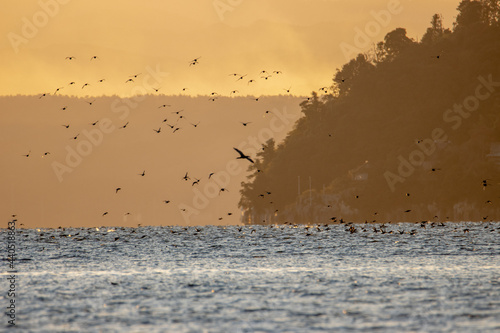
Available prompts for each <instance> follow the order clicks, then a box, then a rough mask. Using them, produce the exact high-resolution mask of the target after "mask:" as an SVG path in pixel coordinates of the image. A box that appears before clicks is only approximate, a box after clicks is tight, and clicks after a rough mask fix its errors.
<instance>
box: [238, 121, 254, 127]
mask: <svg viewBox="0 0 500 333" xmlns="http://www.w3.org/2000/svg"><path fill="white" fill-rule="evenodd" d="M240 123H241V124H242V125H243V126H245V127H247V125H249V124H251V123H252V122H250V121H249V122H246V123H244V122H241V121H240Z"/></svg>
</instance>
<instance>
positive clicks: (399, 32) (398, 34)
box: [384, 28, 414, 59]
mask: <svg viewBox="0 0 500 333" xmlns="http://www.w3.org/2000/svg"><path fill="white" fill-rule="evenodd" d="M413 43H414V41H413V40H412V39H411V38H408V37H407V36H406V29H404V28H397V29H394V30H393V31H391V32H389V33H388V34H387V35H385V38H384V45H385V50H386V51H387V58H388V59H394V58H396V57H397V56H398V55H399V54H400V53H401V52H402V51H404V50H405V49H407V48H408V46H410V45H412V44H413Z"/></svg>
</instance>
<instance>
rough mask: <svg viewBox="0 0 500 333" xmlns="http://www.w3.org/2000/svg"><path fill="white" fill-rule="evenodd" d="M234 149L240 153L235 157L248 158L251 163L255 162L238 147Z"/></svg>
mask: <svg viewBox="0 0 500 333" xmlns="http://www.w3.org/2000/svg"><path fill="white" fill-rule="evenodd" d="M233 149H234V150H236V151H237V152H238V154H240V156H238V157H236V159H241V160H249V161H250V162H252V163H255V162H254V161H253V160H252V159H251V158H250V156H247V155H245V154H243V152H242V151H241V150H239V149H238V148H234V147H233Z"/></svg>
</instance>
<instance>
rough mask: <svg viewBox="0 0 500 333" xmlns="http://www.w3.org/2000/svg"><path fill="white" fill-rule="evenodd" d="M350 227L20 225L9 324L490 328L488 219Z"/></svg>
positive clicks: (494, 245) (158, 328) (499, 263)
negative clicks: (13, 314)
mask: <svg viewBox="0 0 500 333" xmlns="http://www.w3.org/2000/svg"><path fill="white" fill-rule="evenodd" d="M378 227H380V226H379V225H377V228H378ZM356 228H357V230H358V232H356V233H353V234H351V233H350V232H346V231H345V229H346V228H345V227H344V226H342V225H332V226H330V227H329V229H330V230H327V228H326V227H324V226H321V227H320V230H321V231H319V230H317V229H315V228H310V229H305V228H304V227H303V226H302V227H299V228H288V227H286V228H276V227H265V226H254V227H243V228H241V231H239V230H240V229H239V227H225V228H223V227H198V229H199V231H197V230H196V229H195V228H187V229H184V228H181V227H143V228H139V229H121V228H117V229H116V231H115V232H110V233H108V232H107V231H106V230H102V231H96V230H95V229H66V230H64V231H63V230H62V229H59V230H57V229H56V230H47V229H46V230H41V231H40V232H38V231H36V230H26V231H22V233H20V235H21V236H22V237H19V244H18V247H19V252H18V258H19V259H21V260H20V261H18V262H17V266H18V270H19V274H18V275H19V277H20V282H19V317H18V324H19V326H20V328H22V329H25V330H29V331H46V332H59V331H66V332H68V331H70V332H71V331H74V332H77V331H80V332H81V331H99V330H102V331H111V332H114V331H134V332H140V331H148V332H304V331H308V332H313V331H318V332H320V331H324V332H331V331H353V330H355V331H383V332H410V331H445V332H470V331H471V330H473V331H484V332H493V331H497V330H499V329H500V260H499V254H500V242H498V239H499V233H500V225H499V224H473V223H460V224H445V226H442V227H439V226H437V225H436V226H434V227H431V226H428V227H427V228H420V226H419V225H418V224H417V225H415V224H398V225H388V226H387V228H386V231H387V233H385V234H381V233H375V232H373V231H372V225H370V226H368V227H364V225H357V226H356ZM363 228H365V230H366V231H363ZM464 228H468V229H469V230H470V232H468V233H464V232H463V229H464ZM412 229H417V233H416V234H414V235H411V234H409V231H410V230H412ZM252 230H255V231H254V232H252ZM399 230H405V232H404V233H403V234H400V233H399V232H397V231H399ZM389 231H393V233H389ZM42 233H43V236H40V235H41V234H42ZM69 234H71V237H69V236H68V235H69ZM117 237H118V239H116V238H117ZM115 239H116V240H115ZM28 259H31V260H28ZM2 275H5V274H2ZM2 299H4V298H2Z"/></svg>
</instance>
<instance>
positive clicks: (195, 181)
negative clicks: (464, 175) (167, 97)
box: [22, 56, 491, 232]
mask: <svg viewBox="0 0 500 333" xmlns="http://www.w3.org/2000/svg"><path fill="white" fill-rule="evenodd" d="M438 58H439V57H438ZM65 59H66V60H67V61H75V60H76V59H77V58H76V57H75V56H67V57H66V58H65ZM99 59H100V58H99V57H98V56H92V57H91V58H90V61H98V60H99ZM200 59H201V57H197V58H194V59H192V60H190V61H189V62H188V65H189V67H193V66H199V65H200ZM141 74H142V73H137V74H133V75H129V76H128V78H127V79H126V80H125V81H124V83H125V84H127V83H134V82H135V80H136V79H137V78H139V77H140V75H141ZM282 74H283V72H282V71H280V70H274V71H272V72H267V71H266V70H262V71H260V72H259V75H260V78H261V79H262V80H269V79H271V78H272V77H273V76H274V75H276V76H277V75H282ZM228 76H231V77H234V78H235V79H236V80H235V81H236V82H238V81H244V80H246V82H247V85H250V84H253V83H255V82H256V79H254V78H247V76H248V74H239V73H230V74H228ZM105 80H106V79H105V78H102V79H99V80H98V81H97V83H103V82H104V81H105ZM344 81H345V80H342V82H344ZM67 85H68V86H75V85H76V82H75V81H71V82H69V83H68V84H67ZM90 85H91V83H89V82H85V83H83V84H82V86H81V89H85V88H87V87H89V86H90ZM64 88H65V86H60V87H58V88H56V89H55V91H54V92H53V93H52V95H54V96H55V95H57V94H58V93H59V92H61V91H62V90H63V89H64ZM152 89H153V90H154V91H155V92H156V93H158V92H159V90H160V89H161V88H160V87H153V88H152ZM186 90H188V88H186V87H184V88H182V91H186ZM283 90H284V91H285V92H286V93H290V92H291V87H289V88H285V89H283ZM319 91H321V92H323V93H324V94H328V93H329V92H330V88H329V87H320V88H319ZM237 93H239V90H237V89H234V90H231V91H230V93H229V96H233V95H235V94H237ZM49 95H51V93H43V94H41V95H40V96H39V99H42V98H44V97H47V96H49ZM219 96H221V95H219V94H218V93H217V92H212V93H210V95H209V100H210V101H212V102H215V101H216V100H217V99H218V98H219ZM250 98H253V97H250ZM253 99H254V100H255V101H257V102H258V101H259V99H260V97H255V98H253ZM309 99H310V98H308V100H309ZM95 102H96V99H93V100H89V101H86V103H87V104H88V105H89V106H93V105H94V103H95ZM170 107H172V105H170V104H161V105H159V106H158V108H159V109H163V108H170ZM60 109H61V110H63V111H65V110H68V106H62V107H61V108H60ZM270 112H271V111H269V110H266V111H265V114H264V116H265V115H267V114H269V113H270ZM172 114H174V115H175V116H176V117H177V119H176V121H175V122H174V123H172V124H171V123H169V122H168V119H167V118H165V119H163V121H162V125H161V126H159V127H158V128H153V129H152V131H153V132H154V133H156V134H160V133H162V131H163V126H167V127H169V129H170V130H171V132H172V133H176V132H178V131H179V130H181V129H182V128H181V127H179V125H178V124H179V121H181V120H185V119H186V117H185V115H184V110H183V109H181V110H178V111H173V112H172ZM98 123H99V120H96V121H94V122H92V123H90V126H96V125H98ZM163 124H164V125H163ZM240 124H241V125H242V126H243V127H247V126H249V125H250V124H252V122H249V121H241V122H240ZM128 125H129V122H126V123H124V124H123V125H121V126H119V127H118V128H119V129H126V128H127V126H128ZM190 125H191V126H193V128H198V126H199V125H200V122H199V121H198V122H190ZM61 126H62V127H64V128H65V129H69V128H70V126H71V125H70V124H68V123H67V124H62V125H61ZM79 137H80V133H77V134H74V135H73V136H72V137H71V140H78V138H79ZM262 149H264V148H262ZM233 150H234V151H235V158H236V159H238V160H245V161H247V162H249V163H252V164H253V163H255V161H254V159H252V157H251V156H249V155H248V154H246V153H245V152H243V151H242V150H240V149H238V148H235V147H233ZM50 154H51V153H50V152H49V151H45V152H43V153H42V157H47V156H48V155H50ZM22 156H24V157H26V158H30V157H31V150H30V151H28V153H26V154H23V155H22ZM439 171H441V169H440V168H432V169H431V170H430V171H429V172H439ZM257 172H262V171H261V170H257ZM146 174H147V173H146V170H143V171H142V172H141V173H139V174H138V176H140V177H145V176H146ZM213 175H214V173H213V172H210V173H209V174H208V179H209V180H210V179H211V177H212V176H213ZM181 179H182V180H183V181H185V182H190V184H191V186H196V185H199V184H200V182H201V178H196V177H193V178H191V176H190V175H189V172H186V173H185V175H184V176H183V177H182V178H181ZM490 181H491V180H490V179H484V180H482V186H483V189H486V187H487V186H489V185H491V183H490ZM120 191H122V187H116V188H115V189H114V192H115V194H117V195H118V194H119V192H120ZM225 192H229V190H228V189H227V188H224V187H221V188H220V189H219V195H221V194H223V193H225ZM270 194H271V192H270V191H267V192H266V193H262V194H259V197H261V198H264V197H265V196H266V195H270ZM406 196H410V194H409V193H406ZM357 198H359V196H356V199H357ZM162 202H163V203H164V204H169V203H171V200H170V199H163V200H162ZM486 203H491V201H490V200H488V201H487V202H486ZM270 204H271V205H272V204H273V202H272V201H271V202H270ZM328 208H331V206H330V205H328ZM180 209H181V210H182V211H186V210H185V209H184V208H180ZM404 212H405V213H409V212H411V209H408V210H405V211H404ZM277 213H278V210H276V211H275V212H274V215H276V214H277ZM109 214H110V212H109V211H104V212H102V216H107V215H109ZM125 215H131V213H130V212H127V213H125ZM227 215H228V216H231V215H232V213H231V212H229V213H227ZM375 215H377V212H375V213H374V216H375ZM435 218H438V217H437V216H435ZM487 218H488V216H486V217H483V220H487ZM222 219H223V217H219V220H222ZM447 220H449V218H448V217H447ZM263 222H264V223H266V221H263ZM329 222H330V223H341V224H342V223H345V222H344V221H343V220H342V219H340V220H337V218H336V217H332V218H331V219H330V221H329ZM371 222H373V223H375V222H377V220H376V219H374V220H373V221H371ZM285 223H286V222H285ZM352 228H353V227H352V226H351V228H350V230H351V232H355V229H352ZM381 232H383V229H381Z"/></svg>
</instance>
